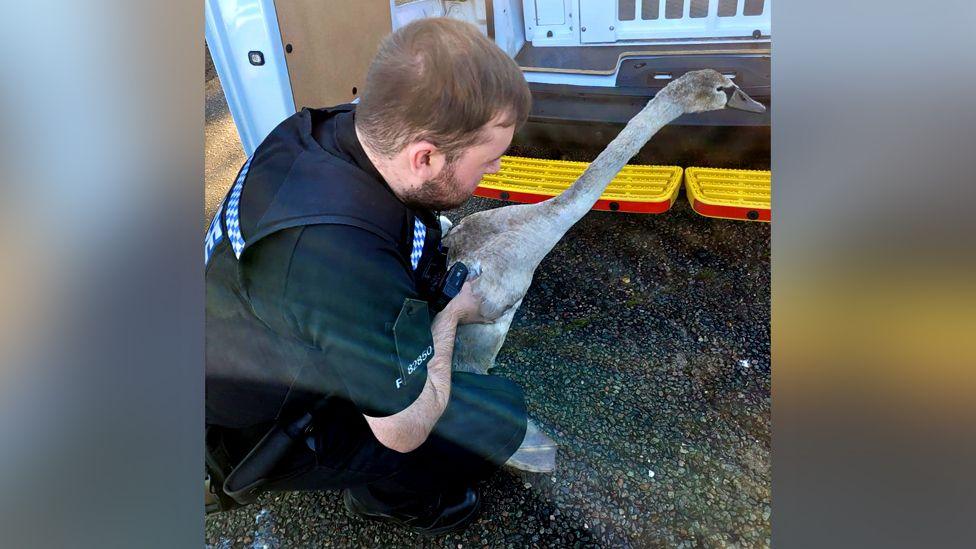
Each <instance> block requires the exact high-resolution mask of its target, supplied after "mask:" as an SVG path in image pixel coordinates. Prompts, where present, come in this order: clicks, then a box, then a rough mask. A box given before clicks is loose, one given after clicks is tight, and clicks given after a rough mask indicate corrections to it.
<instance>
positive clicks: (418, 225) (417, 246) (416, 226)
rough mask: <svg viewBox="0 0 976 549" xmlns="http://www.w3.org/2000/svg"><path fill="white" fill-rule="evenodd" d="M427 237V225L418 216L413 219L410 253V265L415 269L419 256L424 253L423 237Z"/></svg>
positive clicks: (418, 262)
mask: <svg viewBox="0 0 976 549" xmlns="http://www.w3.org/2000/svg"><path fill="white" fill-rule="evenodd" d="M425 238H427V225H424V222H423V221H421V220H420V218H415V219H414V220H413V252H412V253H411V254H410V265H411V266H412V267H413V270H415V271H416V270H417V265H418V264H420V256H422V255H424V239H425Z"/></svg>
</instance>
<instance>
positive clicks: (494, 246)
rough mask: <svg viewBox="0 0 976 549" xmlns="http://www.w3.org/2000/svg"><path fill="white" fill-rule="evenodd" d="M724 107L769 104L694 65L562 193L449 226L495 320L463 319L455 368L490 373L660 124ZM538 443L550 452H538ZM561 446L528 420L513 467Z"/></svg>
mask: <svg viewBox="0 0 976 549" xmlns="http://www.w3.org/2000/svg"><path fill="white" fill-rule="evenodd" d="M727 92H730V93H731V95H727ZM750 102H751V103H750ZM726 106H730V107H734V108H743V109H744V110H752V111H754V112H761V111H759V109H760V108H762V109H764V108H763V107H762V106H761V105H759V104H758V103H756V102H755V101H752V100H751V99H750V98H749V97H748V96H746V95H745V94H744V93H743V92H742V91H741V90H740V89H739V88H738V87H737V86H736V85H735V84H734V83H733V82H732V81H731V80H730V79H728V78H726V77H725V76H723V75H722V74H720V73H718V72H716V71H713V70H709V69H706V70H701V71H694V72H689V73H687V74H685V75H684V76H682V77H681V78H678V79H675V80H674V81H672V82H671V83H670V84H668V85H667V86H666V87H665V88H664V89H662V90H661V91H660V92H658V93H657V95H655V97H654V98H653V99H651V100H650V101H649V102H648V103H647V105H646V106H645V107H644V108H643V109H642V110H641V111H640V112H639V113H638V114H637V115H635V116H634V117H633V118H632V119H631V120H630V121H629V122H628V123H627V125H626V126H625V127H624V129H623V130H621V132H620V134H618V135H617V137H616V138H615V139H614V140H613V141H611V142H610V144H609V145H607V147H606V149H604V150H603V152H601V153H600V154H599V155H598V156H597V158H596V159H595V160H594V161H593V162H592V163H591V164H590V166H589V167H588V168H587V169H586V170H585V171H584V172H583V174H581V175H580V177H579V178H578V179H577V180H576V181H575V182H574V183H573V184H572V185H571V186H570V187H569V188H568V189H566V191H565V192H563V193H562V194H560V195H558V196H555V197H553V198H551V199H549V200H546V201H544V202H538V203H535V204H516V205H511V206H505V207H502V208H495V209H492V210H486V211H482V212H477V213H474V214H472V215H469V216H467V217H465V218H463V219H462V220H461V221H460V222H459V223H458V224H457V225H456V226H453V227H449V230H448V231H447V232H446V236H445V237H444V239H443V242H444V245H445V246H446V247H447V248H448V249H449V252H448V257H449V262H450V263H454V262H456V261H462V262H464V263H465V264H466V265H467V266H468V268H469V272H470V275H469V276H471V277H476V278H474V279H473V281H472V284H473V286H472V287H473V289H474V291H475V293H476V294H477V295H480V296H481V298H482V310H481V313H482V316H483V317H484V318H487V319H489V320H491V321H492V322H491V323H489V324H465V325H461V326H458V330H457V336H456V341H455V345H454V358H453V368H454V369H455V370H459V371H468V372H477V373H482V374H484V373H487V372H488V370H489V369H491V368H492V367H493V366H494V363H495V357H496V356H497V355H498V352H499V351H500V350H501V347H502V345H503V344H504V342H505V337H506V335H507V334H508V330H509V327H510V326H511V324H512V320H513V318H514V317H515V312H516V311H517V310H518V308H519V306H520V305H521V304H522V299H523V298H524V297H525V294H526V292H527V291H528V289H529V287H530V286H531V284H532V277H533V275H534V273H535V270H536V268H537V267H538V266H539V264H540V263H541V262H542V260H543V258H545V256H546V255H547V254H548V253H549V251H551V250H552V248H553V247H554V246H555V245H556V244H557V243H558V242H559V240H560V239H561V238H562V237H563V235H565V234H566V231H568V230H569V229H570V227H572V226H573V225H574V224H575V223H576V222H577V221H579V220H580V219H581V218H582V217H583V216H584V215H586V213H587V212H588V211H590V209H591V208H592V207H593V204H594V203H596V201H597V200H598V199H599V198H600V195H602V194H603V192H604V190H605V189H606V187H607V186H608V185H609V184H610V182H611V181H612V180H613V178H614V177H615V176H616V175H617V173H618V172H620V170H621V169H623V167H624V166H625V165H626V164H627V162H628V161H629V160H630V159H631V158H633V157H634V155H636V154H637V153H638V152H639V151H640V149H641V147H643V146H644V144H645V143H647V141H648V140H649V139H650V138H651V137H652V136H653V135H654V134H655V133H657V131H658V130H660V129H661V128H662V127H664V126H665V125H666V124H668V123H669V122H671V121H672V120H674V119H675V118H677V117H678V116H680V115H681V114H683V113H686V112H702V111H707V110H716V109H721V108H725V107H726ZM746 107H748V108H746ZM448 223H449V222H448ZM533 444H534V446H533ZM540 444H542V445H544V446H546V447H547V448H548V447H551V451H540V446H539V445H540ZM527 445H528V446H531V448H530V447H528V446H527ZM555 447H556V445H555V443H554V442H552V441H551V439H549V438H548V437H546V436H545V435H544V434H543V433H541V431H540V430H539V429H538V427H536V426H535V425H534V424H532V423H531V422H530V426H529V431H528V434H527V435H526V442H525V443H523V448H520V450H519V451H517V452H516V455H515V456H513V459H514V460H515V462H514V466H516V467H517V468H520V469H525V470H530V471H551V470H552V468H554V466H555ZM523 449H525V450H526V452H528V453H527V454H526V455H525V456H522V457H520V452H521V453H523V454H525V453H526V452H523ZM523 458H524V459H523ZM520 459H521V461H520Z"/></svg>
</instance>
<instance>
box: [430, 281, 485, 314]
mask: <svg viewBox="0 0 976 549" xmlns="http://www.w3.org/2000/svg"><path fill="white" fill-rule="evenodd" d="M477 282H478V277H475V278H469V279H468V280H466V281H465V282H464V285H463V286H461V291H460V292H458V295H456V296H454V299H452V300H451V301H450V303H448V304H447V306H446V307H444V310H443V311H441V314H444V313H447V314H449V315H451V316H452V317H454V318H455V319H456V320H457V323H458V324H490V323H492V322H494V321H495V319H494V318H486V317H485V316H484V315H483V314H482V304H483V303H484V297H483V296H482V295H481V293H480V292H478V289H477V288H476V286H477Z"/></svg>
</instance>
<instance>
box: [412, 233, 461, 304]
mask: <svg viewBox="0 0 976 549" xmlns="http://www.w3.org/2000/svg"><path fill="white" fill-rule="evenodd" d="M426 263H427V264H426V265H425V266H424V267H423V269H422V270H421V271H420V276H419V277H417V291H418V292H420V297H422V298H423V299H424V301H426V302H427V303H428V305H429V306H430V309H431V310H432V311H434V312H435V313H438V312H440V311H442V310H444V307H447V304H448V303H450V301H451V300H452V299H454V297H455V296H457V295H458V293H460V292H461V286H463V285H464V281H465V280H467V278H468V267H467V265H465V264H464V263H461V262H460V261H458V262H457V263H455V264H454V265H451V268H450V269H448V268H447V253H446V252H445V251H444V249H443V248H441V247H439V246H438V248H437V249H436V250H434V251H433V252H431V258H430V260H429V261H427V262H426Z"/></svg>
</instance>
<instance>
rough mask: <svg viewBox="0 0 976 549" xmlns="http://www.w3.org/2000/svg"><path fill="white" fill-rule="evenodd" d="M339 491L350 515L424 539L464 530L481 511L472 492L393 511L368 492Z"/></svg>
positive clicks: (454, 492)
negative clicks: (406, 530) (389, 524)
mask: <svg viewBox="0 0 976 549" xmlns="http://www.w3.org/2000/svg"><path fill="white" fill-rule="evenodd" d="M356 492H357V493H356V494H355V495H354V494H353V492H352V491H351V490H348V489H346V490H343V491H342V502H343V503H344V504H345V506H346V510H348V511H349V512H350V513H351V514H353V515H356V516H359V517H362V518H366V519H373V520H380V521H384V522H393V523H395V524H399V525H401V526H406V527H407V528H410V529H411V530H413V531H415V532H417V533H420V534H423V535H425V536H439V535H441V534H446V533H448V532H451V531H453V530H456V529H458V528H461V527H463V526H467V524H468V523H470V522H471V521H472V520H474V518H475V517H476V516H477V514H478V510H479V509H480V508H481V497H480V496H479V495H478V491H477V490H476V489H474V488H462V489H459V490H451V491H448V492H446V493H443V494H440V495H438V496H436V497H434V498H433V500H432V501H431V502H429V503H428V504H426V505H415V506H409V507H403V506H399V507H394V506H391V505H387V504H385V503H383V502H380V501H379V500H377V499H376V498H375V497H372V496H371V495H370V494H369V493H368V490H366V489H358V490H356Z"/></svg>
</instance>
